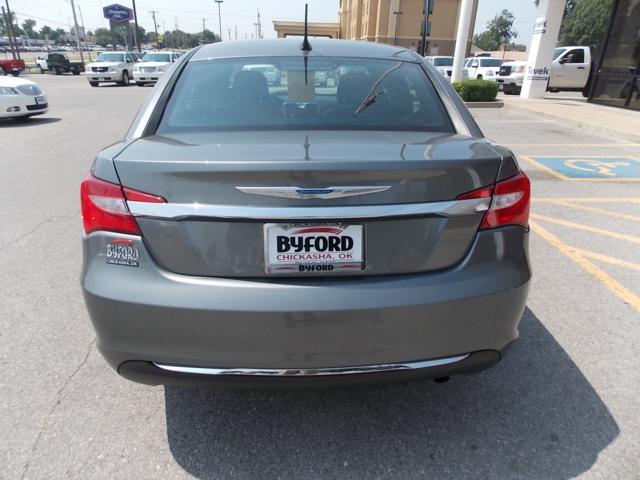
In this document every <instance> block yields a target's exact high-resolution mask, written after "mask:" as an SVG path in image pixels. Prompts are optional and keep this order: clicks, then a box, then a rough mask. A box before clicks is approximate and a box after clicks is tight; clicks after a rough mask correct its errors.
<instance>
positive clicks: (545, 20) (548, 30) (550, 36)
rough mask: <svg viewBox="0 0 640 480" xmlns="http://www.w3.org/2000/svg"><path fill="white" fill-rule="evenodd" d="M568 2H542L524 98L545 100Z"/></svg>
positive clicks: (545, 0)
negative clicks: (554, 52)
mask: <svg viewBox="0 0 640 480" xmlns="http://www.w3.org/2000/svg"><path fill="white" fill-rule="evenodd" d="M565 3H566V0H541V1H540V6H539V7H538V11H539V12H540V16H539V17H538V18H536V22H535V24H534V27H533V38H532V39H531V47H530V48H529V58H528V60H527V68H526V70H525V75H524V81H523V83H522V92H521V93H520V96H521V97H522V98H544V94H545V92H546V91H547V83H548V82H549V74H550V71H551V62H552V61H553V51H554V49H555V48H556V44H557V43H558V33H560V23H561V22H562V16H563V14H564V5H565Z"/></svg>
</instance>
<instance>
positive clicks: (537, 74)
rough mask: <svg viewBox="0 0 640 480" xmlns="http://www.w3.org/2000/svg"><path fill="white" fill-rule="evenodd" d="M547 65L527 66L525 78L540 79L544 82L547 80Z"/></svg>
mask: <svg viewBox="0 0 640 480" xmlns="http://www.w3.org/2000/svg"><path fill="white" fill-rule="evenodd" d="M549 73H550V72H549V67H529V66H528V67H527V74H526V76H525V78H526V79H527V80H533V81H536V80H541V81H543V82H546V81H547V80H549Z"/></svg>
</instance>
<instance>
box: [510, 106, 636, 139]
mask: <svg viewBox="0 0 640 480" xmlns="http://www.w3.org/2000/svg"><path fill="white" fill-rule="evenodd" d="M500 98H501V99H502V100H504V106H505V108H509V109H521V110H525V111H527V112H529V113H534V114H536V115H540V116H544V117H547V118H550V119H552V120H556V121H561V122H566V123H568V124H571V125H572V126H576V127H579V128H586V129H588V130H592V131H594V132H596V133H607V134H609V135H612V136H614V137H617V138H620V139H624V140H628V141H632V142H640V112H639V111H636V110H625V109H622V108H616V107H608V106H604V105H597V104H594V103H588V102H587V101H586V99H584V98H580V97H577V96H569V95H564V96H556V95H553V94H552V95H548V96H547V97H546V98H544V99H524V98H520V97H519V96H511V95H501V96H500Z"/></svg>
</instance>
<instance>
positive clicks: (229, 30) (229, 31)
mask: <svg viewBox="0 0 640 480" xmlns="http://www.w3.org/2000/svg"><path fill="white" fill-rule="evenodd" d="M227 32H228V33H229V40H231V29H230V28H227Z"/></svg>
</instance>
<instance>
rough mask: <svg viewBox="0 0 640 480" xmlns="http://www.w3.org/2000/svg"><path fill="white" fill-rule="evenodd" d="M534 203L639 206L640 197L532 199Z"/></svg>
mask: <svg viewBox="0 0 640 480" xmlns="http://www.w3.org/2000/svg"><path fill="white" fill-rule="evenodd" d="M531 200H532V201H534V202H541V203H544V202H550V203H553V202H555V201H558V200H562V201H566V202H581V203H638V204H640V197H533V198H532V199H531Z"/></svg>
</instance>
